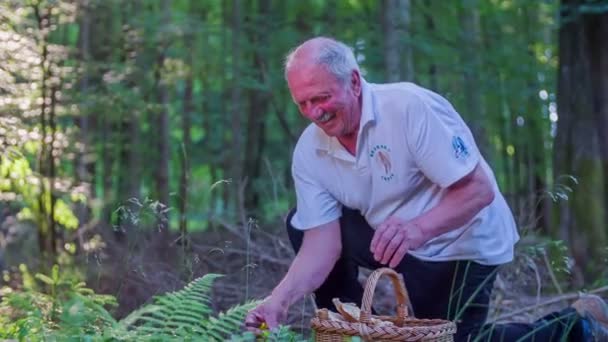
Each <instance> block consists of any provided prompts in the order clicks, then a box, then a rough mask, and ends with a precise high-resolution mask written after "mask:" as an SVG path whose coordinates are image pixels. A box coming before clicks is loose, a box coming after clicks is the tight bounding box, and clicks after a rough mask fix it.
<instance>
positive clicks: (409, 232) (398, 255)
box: [370, 216, 428, 267]
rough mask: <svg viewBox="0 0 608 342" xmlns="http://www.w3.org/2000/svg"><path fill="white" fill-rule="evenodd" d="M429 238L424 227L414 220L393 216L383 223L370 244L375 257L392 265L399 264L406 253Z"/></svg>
mask: <svg viewBox="0 0 608 342" xmlns="http://www.w3.org/2000/svg"><path fill="white" fill-rule="evenodd" d="M427 240H428V238H427V237H426V234H425V233H424V231H423V230H422V228H421V227H420V226H419V225H417V224H415V223H414V222H412V221H405V220H402V219H400V218H398V217H395V216H391V217H389V218H388V219H387V220H386V221H384V222H383V223H381V224H380V225H379V226H378V228H376V232H375V233H374V237H373V238H372V243H371V245H370V250H371V252H372V253H374V259H376V261H378V262H380V263H381V264H384V265H386V264H389V261H390V264H389V266H390V267H395V266H397V265H399V263H400V262H401V259H403V257H404V256H405V254H406V253H407V252H408V251H410V250H414V249H417V248H418V247H420V246H422V245H423V244H424V243H425V242H426V241H427Z"/></svg>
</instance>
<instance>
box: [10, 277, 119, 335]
mask: <svg viewBox="0 0 608 342" xmlns="http://www.w3.org/2000/svg"><path fill="white" fill-rule="evenodd" d="M20 269H21V276H22V278H23V288H22V289H21V290H19V291H16V290H14V289H11V288H8V287H5V288H3V289H2V293H1V294H2V302H1V303H0V337H1V338H10V339H15V338H16V339H19V340H25V339H27V340H28V341H69V340H74V339H75V340H80V339H89V340H92V339H93V338H95V337H96V336H101V335H103V334H104V331H107V330H108V329H109V330H112V327H113V326H116V321H115V319H114V318H113V317H112V315H111V314H110V313H109V312H108V311H107V310H106V309H105V306H115V305H116V300H115V298H114V297H112V296H107V295H100V294H96V293H94V292H93V290H91V289H88V288H86V287H85V284H84V283H83V282H80V281H77V280H75V279H73V278H67V277H64V276H62V275H61V274H60V272H59V267H58V266H57V265H55V266H54V267H53V269H52V271H51V274H50V275H44V274H36V275H35V276H33V277H32V275H31V274H30V273H29V271H28V270H27V268H26V267H25V265H22V266H21V267H20Z"/></svg>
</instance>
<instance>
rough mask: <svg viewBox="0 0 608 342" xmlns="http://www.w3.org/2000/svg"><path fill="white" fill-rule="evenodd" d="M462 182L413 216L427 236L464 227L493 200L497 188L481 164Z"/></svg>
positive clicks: (429, 237)
mask: <svg viewBox="0 0 608 342" xmlns="http://www.w3.org/2000/svg"><path fill="white" fill-rule="evenodd" d="M459 183H460V184H459ZM459 183H456V184H455V185H453V186H452V187H450V188H449V189H448V191H447V192H446V194H445V196H444V197H443V198H442V199H441V200H440V201H439V203H438V204H437V205H436V206H435V207H434V208H432V209H431V210H429V211H427V212H426V213H424V214H422V215H420V216H419V217H417V218H415V219H414V223H415V224H416V225H418V226H419V227H420V229H422V231H423V232H424V234H425V235H427V237H428V239H432V238H434V237H436V236H439V235H441V234H443V233H446V232H448V231H450V230H453V229H456V228H459V227H462V226H463V225H464V224H466V223H467V222H469V221H470V220H471V219H472V218H473V217H475V215H477V213H479V211H481V210H482V209H483V208H485V207H486V206H488V205H489V204H490V203H492V201H493V200H494V191H493V189H492V186H491V184H490V182H489V180H488V178H487V176H486V174H485V172H484V171H483V168H482V167H481V166H480V165H477V167H476V168H475V170H474V171H473V172H472V173H471V174H470V175H468V176H467V178H465V179H463V180H462V182H459Z"/></svg>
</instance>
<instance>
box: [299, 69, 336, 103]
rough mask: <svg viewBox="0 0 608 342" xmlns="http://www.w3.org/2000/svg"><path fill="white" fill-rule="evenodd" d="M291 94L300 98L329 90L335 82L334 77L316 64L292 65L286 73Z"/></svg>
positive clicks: (333, 86)
mask: <svg viewBox="0 0 608 342" xmlns="http://www.w3.org/2000/svg"><path fill="white" fill-rule="evenodd" d="M287 83H288V86H289V90H290V91H291V95H292V96H293V97H294V99H296V100H302V99H304V98H306V97H309V96H313V95H314V94H316V93H320V92H329V91H331V90H332V89H334V88H335V86H336V84H337V80H336V78H335V77H334V76H333V75H332V74H331V73H329V72H328V71H327V70H325V68H323V67H320V66H318V65H294V66H293V67H292V68H291V69H290V70H289V72H288V73H287Z"/></svg>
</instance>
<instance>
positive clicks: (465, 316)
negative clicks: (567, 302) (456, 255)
mask: <svg viewBox="0 0 608 342" xmlns="http://www.w3.org/2000/svg"><path fill="white" fill-rule="evenodd" d="M294 213H295V209H293V210H292V211H291V212H290V213H289V215H288V217H287V221H286V226H287V233H288V235H289V239H290V241H291V244H292V246H293V248H294V250H295V252H296V253H297V251H298V250H299V249H300V246H301V245H302V239H303V236H304V233H303V232H302V231H300V230H297V229H295V228H294V227H293V226H291V223H290V222H291V218H292V216H293V215H294ZM340 226H341V233H342V255H341V257H340V259H339V260H338V261H337V263H336V265H335V266H334V268H333V270H332V271H331V273H330V274H329V276H328V277H327V279H326V280H325V282H324V283H323V284H322V285H321V287H319V289H317V290H316V291H315V302H316V304H317V307H319V308H328V309H330V310H334V311H335V310H336V309H335V307H334V305H333V303H332V299H333V298H339V299H340V301H342V302H353V303H357V304H358V305H359V306H360V305H361V300H362V297H363V287H362V285H361V284H360V283H359V282H358V281H357V276H358V273H359V267H364V268H368V269H372V270H373V269H377V268H380V267H385V266H384V265H382V264H380V263H379V262H377V261H375V260H374V257H373V254H372V253H371V252H370V249H369V246H370V243H371V240H372V237H373V234H374V230H373V229H372V228H371V227H370V226H369V224H368V223H367V221H366V220H365V218H364V217H363V216H362V215H361V214H360V213H359V212H358V211H356V210H352V209H348V208H344V209H343V211H342V217H341V218H340ZM395 271H397V272H399V273H401V274H402V275H403V278H404V280H405V284H406V287H407V290H408V294H409V297H410V300H411V304H412V307H413V309H414V313H415V316H416V317H417V318H441V319H448V320H452V321H455V322H456V324H457V333H456V336H455V340H456V341H457V342H458V341H539V342H540V341H543V342H545V341H577V342H578V341H584V340H583V338H582V334H583V332H582V327H581V323H580V317H579V316H578V315H577V314H576V311H575V310H574V309H566V310H564V311H561V312H557V313H553V314H550V315H547V316H546V317H543V319H541V320H538V321H536V322H534V323H532V324H519V323H513V324H500V325H498V324H496V325H494V324H485V321H486V318H487V315H488V304H489V301H490V294H491V292H492V287H493V283H494V279H495V277H496V273H497V271H498V268H497V266H486V265H481V264H479V263H476V262H473V261H446V262H429V261H423V260H420V259H417V258H415V257H413V256H411V255H409V254H406V255H405V257H404V258H403V260H402V261H401V263H400V264H399V265H398V266H397V267H395Z"/></svg>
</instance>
